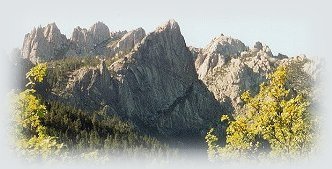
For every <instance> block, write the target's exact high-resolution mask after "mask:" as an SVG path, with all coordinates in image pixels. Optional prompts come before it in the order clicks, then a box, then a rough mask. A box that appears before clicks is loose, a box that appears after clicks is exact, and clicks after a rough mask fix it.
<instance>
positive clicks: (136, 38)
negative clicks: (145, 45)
mask: <svg viewBox="0 0 332 169" xmlns="http://www.w3.org/2000/svg"><path fill="white" fill-rule="evenodd" d="M145 35H146V34H145V31H144V29H143V28H138V29H135V30H133V31H130V32H128V33H126V34H124V35H123V36H122V37H121V38H120V40H118V41H117V42H116V43H111V44H109V45H108V46H107V47H108V48H109V49H110V54H109V55H110V56H114V55H116V54H118V55H123V54H125V53H128V52H130V51H131V50H132V49H133V48H134V47H135V45H137V44H138V43H140V42H141V41H142V39H143V38H144V37H145Z"/></svg>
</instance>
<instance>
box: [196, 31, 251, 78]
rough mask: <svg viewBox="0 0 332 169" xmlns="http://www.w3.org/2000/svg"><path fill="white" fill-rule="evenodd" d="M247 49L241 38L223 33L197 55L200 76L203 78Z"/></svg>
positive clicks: (197, 67)
mask: <svg viewBox="0 0 332 169" xmlns="http://www.w3.org/2000/svg"><path fill="white" fill-rule="evenodd" d="M246 49H247V47H246V46H245V45H244V44H243V43H242V42H241V41H240V40H238V39H234V38H231V37H228V36H224V35H223V34H221V35H220V36H218V37H216V38H214V39H213V40H212V41H211V42H210V43H209V44H208V45H207V47H206V48H204V49H202V51H201V52H200V53H199V54H198V55H197V58H196V61H195V66H196V69H197V73H198V76H199V77H200V78H203V77H204V76H205V75H206V74H207V73H208V72H209V71H210V70H212V69H213V68H215V67H216V66H222V65H224V64H226V63H227V62H228V61H229V60H230V59H231V58H236V57H238V56H240V53H241V52H243V51H245V50H246Z"/></svg>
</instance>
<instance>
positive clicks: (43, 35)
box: [22, 22, 145, 63]
mask: <svg viewBox="0 0 332 169" xmlns="http://www.w3.org/2000/svg"><path fill="white" fill-rule="evenodd" d="M144 37H145V31H144V29H142V28H138V29H135V30H133V31H130V32H127V31H119V32H110V30H109V28H108V26H107V25H105V24H104V23H102V22H97V23H95V24H94V25H92V26H91V27H90V28H89V29H86V28H81V27H76V28H75V29H74V31H73V33H72V36H71V38H70V39H67V38H66V36H65V35H63V34H61V32H60V30H59V29H58V27H57V26H56V24H55V23H52V24H48V25H47V26H45V27H38V28H37V29H36V28H35V29H34V30H32V31H31V33H29V34H27V35H26V36H25V38H24V42H23V47H22V55H23V57H24V58H27V59H29V60H30V61H32V62H33V63H37V61H50V60H55V59H62V58H65V57H70V56H95V55H101V56H103V57H113V56H115V55H123V54H125V53H128V52H130V51H131V50H132V49H133V48H134V46H135V45H137V44H138V43H140V42H141V40H142V39H143V38H144Z"/></svg>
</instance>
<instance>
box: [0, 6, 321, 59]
mask: <svg viewBox="0 0 332 169" xmlns="http://www.w3.org/2000/svg"><path fill="white" fill-rule="evenodd" d="M2 3H3V4H2V5H1V7H0V9H1V16H0V17H1V21H2V23H3V26H2V28H1V42H2V43H1V50H0V52H1V53H3V54H5V53H9V52H10V51H11V50H12V49H13V48H15V47H19V48H21V47H22V43H23V39H24V35H25V34H26V33H29V32H30V31H31V30H32V29H33V28H34V27H37V26H39V25H41V26H45V25H46V24H48V23H52V22H56V24H57V25H58V27H59V29H60V30H61V32H62V33H64V34H65V35H66V36H67V38H69V37H70V36H71V33H72V31H73V29H74V28H75V27H77V26H81V27H86V28H89V27H90V26H91V25H93V24H94V23H95V22H97V21H102V22H104V23H105V24H106V25H108V26H109V28H110V30H111V31H117V30H131V29H135V28H137V27H143V28H144V29H145V30H146V31H147V32H151V31H153V30H154V29H155V28H156V27H157V26H158V25H161V24H163V23H164V22H166V21H167V20H169V19H175V20H176V21H177V22H178V23H179V25H180V27H181V31H182V34H183V36H184V37H185V40H186V43H187V45H188V46H195V47H205V46H206V45H207V44H208V43H209V42H210V41H211V39H212V38H213V37H216V36H218V35H220V34H221V33H223V34H224V35H227V36H231V37H234V38H237V39H240V40H241V41H242V42H244V43H245V44H246V45H247V46H253V44H254V42H256V41H261V42H263V43H265V44H267V45H268V46H269V47H270V48H271V50H272V52H273V53H274V54H275V55H277V54H278V53H283V54H286V55H289V56H293V55H299V54H307V55H309V56H317V55H318V53H317V52H316V51H315V49H314V48H313V46H314V44H313V43H315V42H314V40H313V39H314V36H315V33H314V32H315V25H316V22H317V17H319V15H318V14H317V13H316V11H321V9H320V8H324V5H322V4H320V3H318V4H317V1H315V2H310V3H306V2H305V1H292V2H288V1H284V0H279V1H277V3H276V2H272V1H266V0H265V1H262V0H250V1H239V0H232V1H230V0H228V1H222V0H219V1H214V0H204V1H180V0H167V1H166V0H164V1H156V0H154V1H152V0H139V1H128V0H123V1H120V0H118V1H101V0H100V1H98V0H94V1H92V0H91V1H75V0H72V1H68V0H57V1H45V0H43V1H41V0H30V1H18V0H11V1H8V2H2ZM315 8H318V9H315ZM313 9H315V12H313Z"/></svg>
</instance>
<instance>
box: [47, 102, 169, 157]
mask: <svg viewBox="0 0 332 169" xmlns="http://www.w3.org/2000/svg"><path fill="white" fill-rule="evenodd" d="M46 105H47V110H48V113H46V114H45V116H44V117H43V119H42V122H43V124H44V126H46V128H47V133H48V134H49V135H52V136H55V137H57V138H58V140H59V142H61V143H64V144H65V145H66V146H65V148H68V149H71V150H75V151H82V150H87V149H88V150H95V149H100V150H103V151H106V152H107V151H120V150H121V151H123V150H125V149H128V148H131V149H132V148H133V149H139V148H145V149H160V148H161V149H162V148H165V146H163V145H162V144H160V143H159V141H157V140H156V139H155V138H152V137H149V136H146V135H140V134H139V133H137V132H136V131H135V129H134V127H133V125H132V124H131V123H129V122H124V121H122V120H121V119H120V118H119V117H117V116H115V115H107V114H104V112H102V111H100V112H93V113H91V112H83V111H82V110H80V109H77V108H75V107H71V106H68V105H64V104H62V103H60V102H57V101H51V102H49V103H47V104H46Z"/></svg>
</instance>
